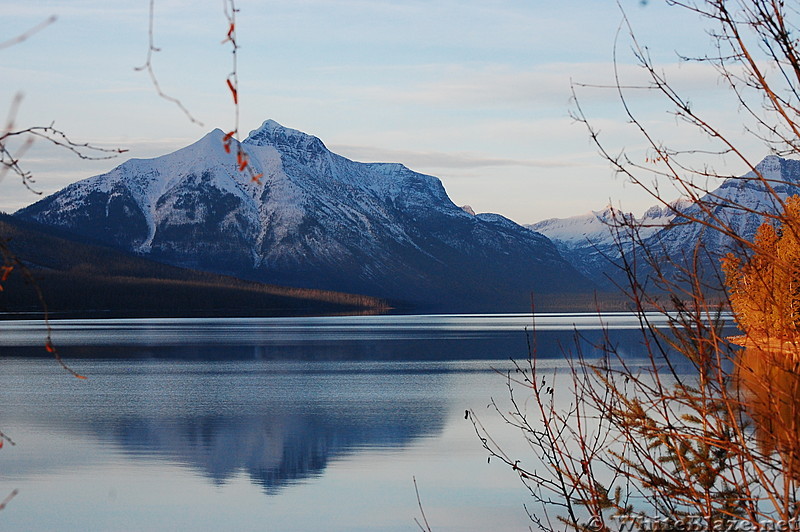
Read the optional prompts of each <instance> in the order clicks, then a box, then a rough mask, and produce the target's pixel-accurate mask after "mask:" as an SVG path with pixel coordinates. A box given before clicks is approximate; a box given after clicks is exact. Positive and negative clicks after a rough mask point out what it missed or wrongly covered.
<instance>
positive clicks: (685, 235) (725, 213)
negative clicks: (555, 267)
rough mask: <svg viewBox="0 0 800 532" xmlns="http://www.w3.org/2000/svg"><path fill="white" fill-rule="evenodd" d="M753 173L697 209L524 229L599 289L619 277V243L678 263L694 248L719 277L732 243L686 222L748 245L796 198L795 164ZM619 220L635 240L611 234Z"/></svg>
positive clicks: (770, 164) (602, 215)
mask: <svg viewBox="0 0 800 532" xmlns="http://www.w3.org/2000/svg"><path fill="white" fill-rule="evenodd" d="M756 170H757V172H758V174H760V177H759V175H758V174H756V173H755V172H749V173H747V174H745V175H744V176H742V177H737V178H728V179H726V180H725V181H724V182H723V183H722V185H721V186H720V187H719V188H717V189H715V190H713V191H711V192H709V193H708V194H706V195H704V196H703V197H701V198H700V199H699V201H698V202H696V203H693V202H690V201H686V200H679V201H677V202H675V203H673V204H671V205H670V206H664V207H652V208H650V209H649V210H648V211H647V212H645V214H644V215H643V216H642V217H641V218H636V217H634V216H633V215H632V214H630V213H626V214H623V213H620V212H619V211H616V210H614V209H610V208H607V209H605V210H603V211H599V212H592V213H590V214H588V215H583V216H575V217H572V218H562V219H551V220H544V221H542V222H539V223H536V224H533V225H529V226H527V227H529V228H530V229H533V230H534V231H538V232H540V233H542V234H544V235H546V236H548V237H549V238H550V239H551V240H552V241H553V242H554V243H555V245H556V247H557V248H558V249H559V251H561V253H562V254H563V255H564V256H565V257H566V258H568V259H569V260H570V261H572V263H573V264H574V265H575V266H576V268H577V269H578V270H579V271H581V272H582V273H584V274H585V275H586V276H587V277H589V278H590V279H592V280H594V281H595V282H596V283H598V284H599V285H601V286H607V284H606V282H605V280H608V279H609V278H614V277H615V276H616V275H617V274H618V272H617V271H616V268H614V266H613V265H612V263H613V262H614V261H616V260H617V259H618V258H619V257H620V243H621V244H622V246H623V249H626V250H631V249H632V241H633V240H635V241H636V242H640V243H641V246H643V247H646V248H647V249H648V251H649V252H650V253H653V254H656V256H662V257H669V258H670V260H674V261H678V262H680V261H682V260H691V255H692V253H693V251H694V249H695V248H698V246H699V247H700V248H702V249H703V250H704V253H703V254H702V257H701V260H702V261H704V265H703V269H705V270H706V271H708V272H709V273H710V274H712V275H713V274H714V272H716V271H718V267H719V259H720V258H721V257H722V256H724V255H725V254H726V253H728V252H729V251H733V250H735V248H736V246H735V244H734V240H733V238H732V237H730V236H727V235H724V234H723V233H721V232H719V231H713V230H708V229H706V227H705V226H704V225H703V224H702V223H691V222H690V220H703V219H706V220H708V219H710V217H711V218H713V219H716V220H717V222H715V223H724V224H727V225H729V226H730V228H731V229H732V232H733V233H734V234H736V235H738V236H739V237H742V238H744V239H745V240H748V241H751V240H752V239H753V237H754V235H755V232H756V229H757V228H758V226H759V225H761V223H762V222H763V221H764V218H763V216H762V214H764V213H766V214H777V213H779V212H780V210H781V205H780V201H782V200H784V199H786V198H787V197H789V196H791V195H794V194H800V161H796V160H791V159H783V158H780V157H777V156H774V155H770V156H768V157H766V158H765V159H764V160H763V161H761V162H760V163H759V164H758V165H756ZM762 178H763V179H762ZM768 187H769V188H770V189H771V192H770V191H768V189H767V188H768ZM623 217H625V218H624V220H628V221H632V222H634V223H632V224H628V225H632V226H636V227H637V236H636V238H634V239H632V238H631V237H630V234H629V233H627V232H626V231H625V230H623V231H615V229H614V228H615V227H618V226H619V223H618V222H619V221H622V220H623Z"/></svg>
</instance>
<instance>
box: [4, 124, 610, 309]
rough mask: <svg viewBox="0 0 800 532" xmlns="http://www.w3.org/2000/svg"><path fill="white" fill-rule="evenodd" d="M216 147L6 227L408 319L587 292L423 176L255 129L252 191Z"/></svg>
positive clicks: (511, 226)
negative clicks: (364, 299) (45, 231)
mask: <svg viewBox="0 0 800 532" xmlns="http://www.w3.org/2000/svg"><path fill="white" fill-rule="evenodd" d="M223 139H224V133H223V132H222V131H220V130H214V131H212V132H211V133H209V134H208V135H206V136H205V137H203V138H202V139H201V140H199V141H198V142H196V143H194V144H192V145H190V146H187V147H186V148H183V149H180V150H178V151H176V152H174V153H171V154H169V155H164V156H162V157H158V158H155V159H148V160H139V159H132V160H129V161H127V162H125V163H123V164H122V165H120V166H118V167H117V168H115V169H114V170H112V171H111V172H109V173H107V174H103V175H99V176H95V177H92V178H89V179H86V180H83V181H80V182H77V183H74V184H72V185H70V186H68V187H66V188H64V189H63V190H61V191H59V192H57V193H55V194H53V195H51V196H49V197H47V198H45V199H43V200H41V201H39V202H37V203H35V204H33V205H31V206H29V207H26V208H24V209H22V210H20V211H18V212H17V213H15V215H14V216H15V218H17V219H19V220H25V221H30V222H36V223H38V224H42V225H44V226H48V227H52V228H56V229H58V230H60V231H63V232H66V233H68V234H70V235H73V236H74V237H77V238H85V239H92V240H93V241H95V242H97V243H100V244H103V245H106V246H111V247H113V248H115V249H117V250H120V251H123V252H126V253H129V254H133V255H137V256H139V257H142V258H147V259H151V260H154V261H158V262H160V263H165V264H170V265H173V266H178V267H182V268H190V269H195V270H202V271H206V272H213V273H217V274H224V275H229V276H233V277H236V278H239V279H246V280H251V281H257V282H265V283H272V284H277V285H284V286H293V287H302V288H310V289H322V290H334V291H340V292H349V293H355V294H365V295H368V296H373V297H378V298H382V299H387V300H390V301H391V302H392V303H393V304H394V305H395V306H401V307H408V308H416V309H425V310H451V311H452V310H459V311H488V310H494V311H511V310H517V311H524V310H529V309H530V294H531V292H533V293H535V294H537V297H538V298H540V301H541V299H542V298H543V299H545V300H547V299H548V298H549V299H550V301H551V302H552V301H554V300H558V298H564V297H567V298H569V297H571V296H575V295H581V294H582V295H587V294H591V293H592V292H593V291H594V289H595V286H594V285H593V283H592V282H590V281H589V280H587V279H586V278H585V277H584V276H583V275H582V274H581V273H579V272H578V271H576V269H575V268H573V266H572V265H571V264H570V262H569V261H566V260H564V258H563V257H562V256H561V254H560V253H559V252H558V250H557V249H556V247H555V246H554V245H553V243H552V242H551V241H550V240H549V239H548V238H546V237H545V236H543V235H541V234H539V233H537V232H534V231H531V230H529V229H527V228H524V227H522V226H520V225H517V224H515V223H514V222H512V221H510V220H508V219H506V218H504V217H502V216H500V215H496V214H478V215H475V214H471V213H469V212H466V211H465V210H463V209H461V208H459V207H457V206H456V205H454V204H453V202H452V201H450V199H449V198H448V196H447V194H446V193H445V191H444V188H443V187H442V184H441V182H440V181H439V180H438V179H436V178H435V177H431V176H428V175H423V174H419V173H416V172H413V171H411V170H409V169H408V168H406V167H405V166H403V165H401V164H390V163H358V162H353V161H350V160H348V159H346V158H344V157H341V156H339V155H336V154H334V153H332V152H330V151H329V150H328V149H327V148H326V147H325V145H324V144H323V143H322V141H321V140H319V139H318V138H316V137H313V136H311V135H307V134H305V133H301V132H299V131H296V130H293V129H289V128H286V127H283V126H281V125H279V124H277V123H276V122H274V121H271V120H268V121H266V122H264V124H263V125H262V126H261V127H260V128H258V129H257V130H255V131H253V132H251V133H250V135H249V136H248V137H247V139H245V140H244V141H243V142H242V147H243V149H244V150H245V151H246V153H247V155H248V157H249V161H250V164H251V166H252V167H253V168H254V169H255V171H256V172H258V173H262V174H263V178H262V179H261V181H260V182H252V181H250V180H249V179H248V178H247V176H246V175H245V174H243V173H242V172H240V171H239V170H238V168H237V160H236V157H235V155H234V154H232V153H229V152H228V151H227V150H225V149H224V145H223ZM234 151H235V150H234ZM555 305H556V306H557V303H555Z"/></svg>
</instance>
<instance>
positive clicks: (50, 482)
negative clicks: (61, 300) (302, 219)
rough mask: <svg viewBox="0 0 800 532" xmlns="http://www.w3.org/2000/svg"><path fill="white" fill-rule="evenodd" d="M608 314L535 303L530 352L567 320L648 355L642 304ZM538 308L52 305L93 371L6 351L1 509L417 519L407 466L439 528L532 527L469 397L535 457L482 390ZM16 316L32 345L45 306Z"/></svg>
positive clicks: (326, 520)
mask: <svg viewBox="0 0 800 532" xmlns="http://www.w3.org/2000/svg"><path fill="white" fill-rule="evenodd" d="M578 318H580V319H578ZM604 319H606V318H605V317H604ZM606 322H608V323H610V324H612V325H611V327H610V331H609V336H608V337H605V336H604V334H603V333H602V331H600V330H599V329H598V328H597V327H598V323H597V317H596V316H587V317H577V316H575V315H559V316H554V315H551V316H549V317H548V319H547V320H543V319H540V318H538V317H537V323H536V329H537V337H536V342H535V344H536V348H537V353H538V354H539V355H540V356H547V357H552V358H549V359H545V360H543V361H542V362H541V363H540V366H541V367H545V368H552V369H557V368H559V367H563V365H564V363H565V362H564V361H563V359H560V358H557V357H560V356H561V354H562V353H563V351H564V350H571V349H574V346H575V345H576V340H575V336H574V332H575V330H574V329H575V328H576V327H577V328H578V329H580V333H581V334H582V335H585V336H586V339H585V340H583V341H579V342H578V343H579V345H581V346H582V349H584V350H586V351H587V355H588V356H591V355H592V353H595V354H599V351H598V350H596V349H595V348H594V347H592V345H593V344H595V343H596V344H599V343H602V342H606V341H608V342H610V343H612V344H613V345H615V346H617V348H618V349H619V350H620V351H622V352H623V353H630V354H631V356H638V355H640V354H641V351H642V347H641V341H642V340H641V333H640V332H639V331H638V330H636V327H637V326H638V321H636V320H635V319H632V318H631V317H629V316H622V315H615V316H613V317H611V318H608V319H606ZM575 323H578V325H577V326H575V325H573V324H575ZM530 324H531V318H530V316H523V315H502V316H460V317H459V316H432V317H420V316H371V317H337V318H291V319H267V320H260V319H233V320H174V321H173V320H107V321H103V322H102V323H101V322H88V323H85V322H82V321H78V320H70V321H63V322H62V321H58V322H55V323H54V326H55V327H54V340H55V342H56V344H57V345H59V347H60V350H61V352H62V353H63V354H64V355H65V356H66V357H67V358H68V362H69V364H70V365H71V366H72V367H73V368H74V369H75V370H77V371H78V372H80V373H82V374H86V375H88V376H89V380H88V381H79V380H77V379H73V378H70V377H69V376H68V375H66V374H65V372H63V371H62V370H61V369H60V368H59V367H58V366H57V364H56V363H55V362H53V361H52V359H50V358H2V357H0V428H2V430H4V431H6V432H9V433H10V434H11V435H12V436H16V439H17V440H19V445H18V446H16V447H9V446H6V447H5V448H4V449H2V450H0V496H2V495H3V493H4V491H5V492H7V491H10V490H11V489H13V488H19V489H20V495H19V496H18V497H17V498H15V500H14V501H13V505H10V506H9V508H7V509H6V510H4V511H3V514H2V516H0V517H2V519H3V521H4V522H5V523H7V524H8V525H9V527H10V528H18V529H25V530H35V529H40V530H47V529H64V530H66V529H72V530H85V529H109V528H110V529H165V528H171V529H187V530H189V529H215V528H216V529H219V528H229V529H243V530H247V529H252V530H264V529H266V530H323V529H325V530H357V529H359V528H360V529H362V530H374V529H386V530H388V529H397V530H408V529H409V528H411V529H413V528H414V525H413V521H412V519H413V517H415V516H417V515H418V514H417V508H416V499H415V497H414V492H413V485H412V484H411V482H410V478H411V476H412V475H416V476H417V478H418V479H419V480H420V481H421V483H422V486H421V490H422V492H423V497H424V498H425V502H426V506H427V508H428V510H429V516H431V515H432V516H433V517H434V518H436V521H437V525H438V526H436V527H435V528H436V529H439V530H446V529H448V525H450V529H452V530H485V529H487V528H491V529H493V530H497V531H499V530H506V529H509V530H511V529H513V530H516V529H520V528H522V529H524V528H525V527H527V525H528V524H529V522H528V521H527V517H526V516H525V515H524V510H522V503H523V502H526V501H527V499H526V497H525V494H524V491H523V490H522V488H521V487H520V486H519V484H518V479H516V478H515V477H514V475H513V472H511V471H508V470H506V468H502V466H499V465H498V464H494V463H492V464H487V463H486V455H485V453H484V451H483V450H482V449H481V447H480V443H479V442H478V441H477V438H476V436H475V434H474V433H473V432H472V428H471V425H469V422H467V421H465V420H464V414H463V413H464V410H465V409H467V408H473V409H475V411H476V412H478V413H479V414H480V413H481V412H483V413H484V415H483V421H484V422H485V423H486V424H487V425H488V426H489V427H490V430H492V431H493V434H497V435H498V437H499V438H501V439H502V441H504V442H508V445H509V447H510V448H509V449H508V450H509V451H510V452H517V453H519V455H520V456H527V454H526V453H527V452H529V450H527V451H526V449H525V447H524V444H525V442H524V440H523V439H521V438H520V435H519V434H518V432H517V431H513V432H512V433H509V432H508V427H505V426H504V425H503V424H502V423H500V422H499V421H498V420H497V419H496V418H493V417H492V415H491V414H490V413H489V410H487V404H488V403H489V401H490V398H492V397H494V398H496V399H497V398H499V399H501V400H502V398H504V397H507V394H508V391H507V390H506V389H505V385H504V379H503V377H502V376H500V375H497V374H496V373H495V372H494V371H493V370H492V368H497V369H500V370H509V369H511V368H512V367H513V366H512V365H511V362H510V361H509V358H515V359H524V358H525V357H526V356H527V353H528V347H527V346H528V337H527V334H526V331H525V328H526V326H528V327H530ZM18 325H19V326H18V327H15V326H14V325H13V324H10V322H0V344H2V346H4V348H3V351H2V352H4V353H9V352H10V353H22V352H25V350H30V351H31V352H34V351H35V350H37V349H39V348H38V346H39V345H40V342H41V341H42V328H41V323H36V322H31V323H24V324H18ZM20 346H22V347H21V348H20ZM591 350H594V351H591ZM39 351H41V349H39ZM126 355H134V357H133V358H123V357H125V356H126ZM81 356H83V357H84V358H79V357H81ZM103 356H105V357H106V358H98V357H103ZM262 359H267V360H262ZM564 388H565V389H566V386H565V387H564ZM504 431H506V433H505V437H503V436H502V435H503V433H504ZM516 444H520V445H521V447H519V448H516V449H515V448H514V445H516ZM254 492H255V493H254ZM265 493H266V494H268V496H265ZM527 502H530V501H527ZM42 508H49V509H52V511H51V512H45V513H42V511H41V509H42ZM51 514H61V515H73V516H76V519H80V520H76V521H75V522H71V521H70V522H64V520H63V519H62V520H61V521H59V520H58V519H56V518H54V519H50V517H48V516H49V515H51ZM77 516H80V518H78V517H77ZM86 516H91V517H89V518H87V517H86ZM48 519H50V520H48ZM86 519H90V520H89V521H85V520H86ZM81 520H83V521H81ZM120 523H122V525H121V524H120Z"/></svg>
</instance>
